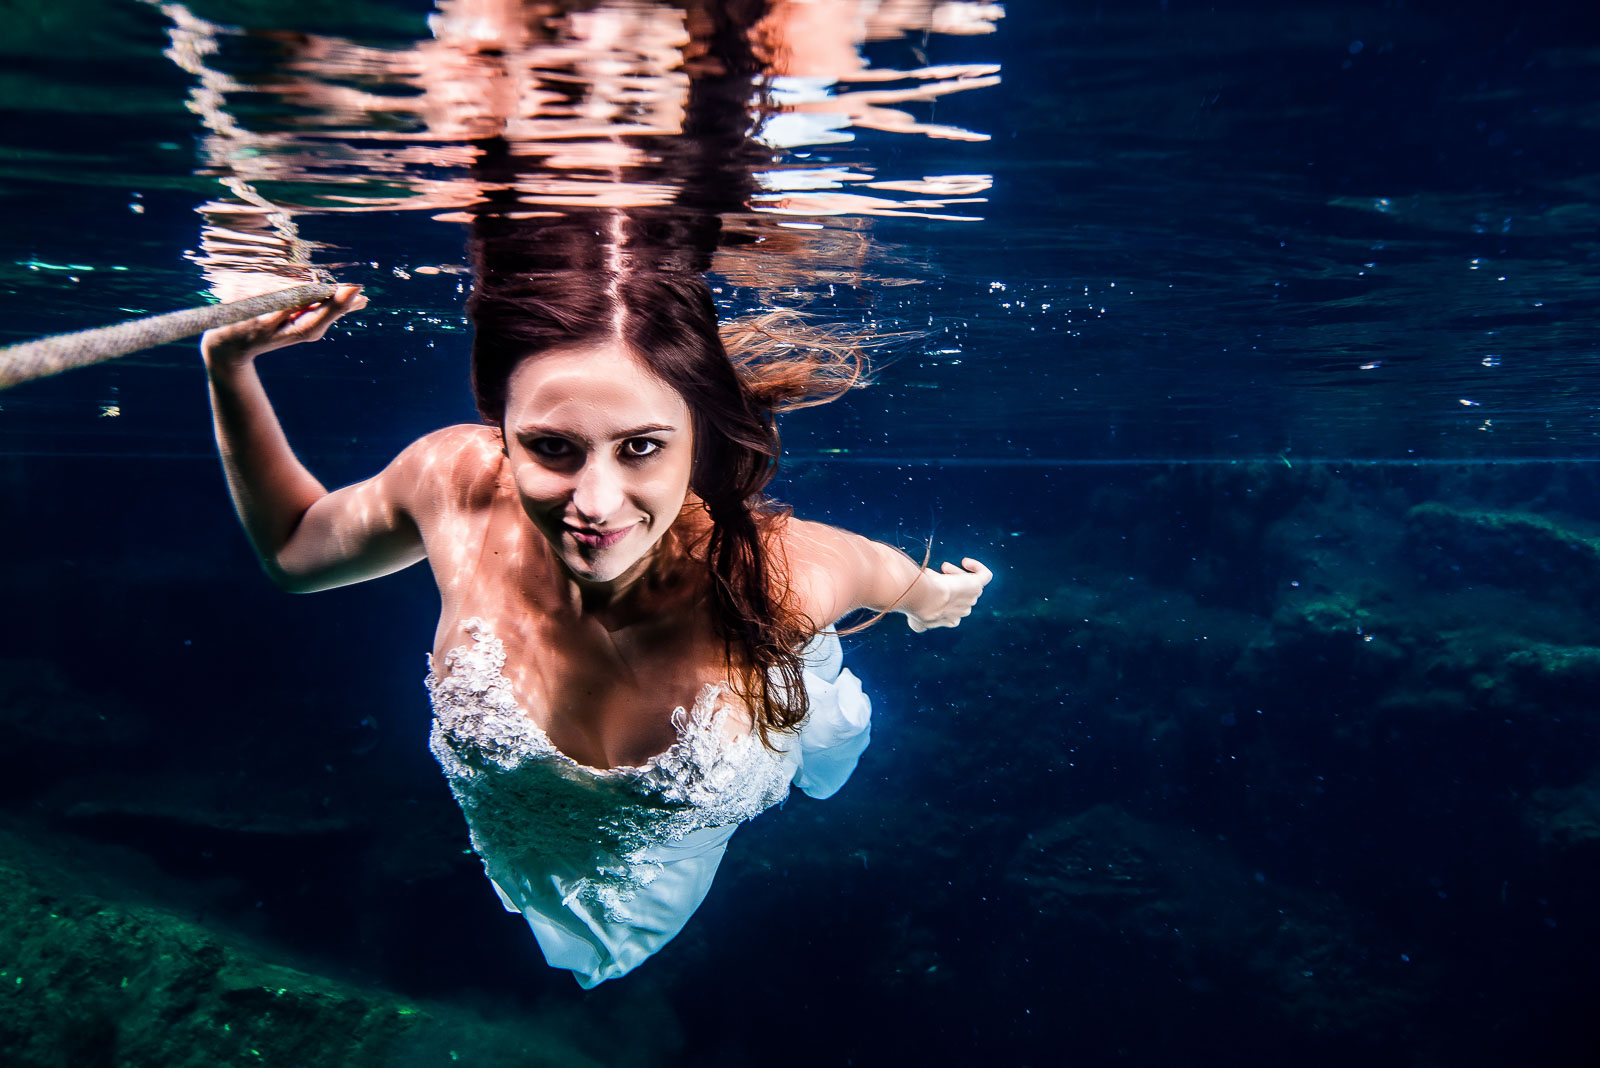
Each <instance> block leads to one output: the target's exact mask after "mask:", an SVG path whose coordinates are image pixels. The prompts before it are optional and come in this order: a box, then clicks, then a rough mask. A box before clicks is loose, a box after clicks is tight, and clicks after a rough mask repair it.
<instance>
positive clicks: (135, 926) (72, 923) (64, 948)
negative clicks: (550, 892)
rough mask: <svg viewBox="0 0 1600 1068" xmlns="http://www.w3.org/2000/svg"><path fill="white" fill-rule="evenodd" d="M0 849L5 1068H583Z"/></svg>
mask: <svg viewBox="0 0 1600 1068" xmlns="http://www.w3.org/2000/svg"><path fill="white" fill-rule="evenodd" d="M6 845H7V848H6V849H4V850H0V947H4V948H3V949H0V1062H3V1063H4V1064H6V1065H7V1066H9V1068H69V1066H70V1068H113V1066H117V1068H120V1066H125V1065H127V1066H133V1065H151V1066H154V1065H160V1066H161V1068H222V1066H246V1065H294V1066H295V1068H315V1066H320V1065H327V1066H329V1068H369V1066H370V1068H378V1066H380V1065H381V1066H384V1068H396V1066H406V1068H409V1066H411V1065H418V1066H421V1065H448V1064H452V1063H456V1062H460V1063H469V1064H473V1063H475V1064H480V1065H482V1064H490V1065H500V1064H505V1065H510V1064H515V1065H519V1066H520V1065H550V1066H555V1065H561V1066H563V1068H572V1066H583V1065H590V1064H594V1063H595V1062H594V1061H592V1060H591V1059H590V1058H588V1057H587V1056H585V1055H584V1054H583V1053H581V1052H580V1051H578V1050H576V1049H574V1048H572V1047H571V1046H570V1045H568V1044H567V1043H565V1042H563V1041H561V1040H560V1039H558V1038H554V1037H552V1036H551V1035H549V1034H546V1033H544V1032H542V1031H540V1030H538V1029H536V1027H535V1026H528V1027H526V1028H512V1027H509V1026H506V1025H504V1024H499V1023H490V1022H487V1021H485V1020H483V1019H481V1018H478V1017H475V1016H471V1015H469V1014H467V1013H465V1012H462V1011H460V1010H455V1009H448V1008H423V1007H419V1006H417V1005H415V1004H412V1003H409V1002H407V1001H406V1000H404V999H402V998H400V997H398V996H396V995H394V994H393V993H390V992H386V991H382V990H376V989H364V988H360V987H356V986H354V985H351V984H347V983H341V982H337V981H335V980H332V979H328V978H325V977H321V976H316V975H312V974H309V973H307V972H304V971H300V970H297V969H295V968H290V967H286V966H284V965H281V964H277V963H273V962H271V961H268V960H265V959H263V958H262V957H261V956H259V955H258V954H257V953H255V952H253V951H252V950H249V949H247V948H244V947H243V946H241V945H237V944H233V943H230V942H229V941H227V940H226V939H224V938H222V937H220V936H218V935H217V934H216V933H214V932H211V931H208V930H206V929H204V928H202V927H200V926H198V925H196V924H194V923H191V922H189V921H187V920H184V919H182V918H180V917H177V916H175V915H172V914H171V913H168V912H165V911H162V910H159V909H154V908H149V907H145V906H131V905H124V904H118V903H115V902H111V901H106V900H103V899H99V898H96V897H94V896H91V895H88V894H82V893H76V892H72V891H70V890H68V891H63V890H62V889H61V888H59V887H56V886H51V885H47V884H46V882H45V880H44V879H42V878H41V877H40V876H39V875H37V874H35V873H33V872H32V871H30V870H29V869H28V868H27V867H26V866H25V865H23V864H22V863H19V862H17V861H16V860H15V859H13V858H15V857H16V856H18V855H19V852H20V850H14V849H12V848H10V845H11V841H10V839H9V838H8V839H7V840H6Z"/></svg>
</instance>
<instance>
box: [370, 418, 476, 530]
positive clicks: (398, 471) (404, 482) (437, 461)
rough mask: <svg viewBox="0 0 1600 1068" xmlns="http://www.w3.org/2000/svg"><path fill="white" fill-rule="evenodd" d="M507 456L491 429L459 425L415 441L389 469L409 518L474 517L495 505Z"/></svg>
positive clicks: (465, 424)
mask: <svg viewBox="0 0 1600 1068" xmlns="http://www.w3.org/2000/svg"><path fill="white" fill-rule="evenodd" d="M504 458H505V456H504V453H502V451H501V448H500V432H499V431H498V430H496V429H495V428H494V427H492V426H483V425H477V424H471V423H460V424H457V425H455V426H447V427H444V428H442V429H439V430H435V431H433V432H431V433H428V434H424V435H423V436H422V437H420V438H418V439H417V440H416V441H413V442H412V443H411V444H410V445H407V446H406V447H405V448H404V449H403V450H401V452H400V455H399V456H397V457H395V459H394V462H393V463H392V464H390V465H389V470H388V471H386V472H385V476H389V475H390V474H392V475H393V476H394V477H395V478H396V481H397V482H398V483H399V485H400V486H401V487H403V490H402V492H404V494H405V496H406V497H407V498H408V499H407V504H408V510H409V511H412V512H413V514H417V513H422V514H424V515H426V514H432V515H438V514H439V513H441V512H457V513H459V512H462V511H476V510H478V509H480V508H483V507H486V506H487V505H488V504H489V502H490V501H492V500H493V499H494V495H495V492H496V489H497V487H498V485H499V482H500V476H501V474H502V472H503V467H502V461H503V460H504Z"/></svg>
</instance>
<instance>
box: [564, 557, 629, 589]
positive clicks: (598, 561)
mask: <svg viewBox="0 0 1600 1068" xmlns="http://www.w3.org/2000/svg"><path fill="white" fill-rule="evenodd" d="M643 559H644V557H643V555H638V554H634V553H626V554H620V555H616V556H612V555H610V554H607V555H604V556H601V557H598V558H593V559H586V558H584V557H582V556H578V555H577V554H575V553H563V554H562V556H561V562H562V563H563V564H565V565H566V568H567V570H568V571H569V572H571V574H572V576H573V577H574V578H577V579H581V580H582V581H584V582H614V581H616V580H617V579H619V578H621V577H622V576H624V575H626V574H627V573H628V572H629V571H631V570H632V569H633V568H635V567H637V566H638V564H639V562H640V561H641V560H643Z"/></svg>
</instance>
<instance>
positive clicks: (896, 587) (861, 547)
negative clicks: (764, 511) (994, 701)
mask: <svg viewBox="0 0 1600 1068" xmlns="http://www.w3.org/2000/svg"><path fill="white" fill-rule="evenodd" d="M783 541H784V548H785V551H786V555H787V557H788V561H789V581H790V583H791V584H792V585H794V586H796V587H797V588H798V590H799V592H800V594H801V597H802V599H803V600H804V601H805V603H806V604H807V606H808V608H810V609H811V611H812V614H813V616H814V617H816V619H817V622H818V623H819V624H827V623H832V622H834V621H836V620H838V619H840V618H842V617H843V616H846V615H848V614H850V613H851V612H854V611H855V610H857V609H859V608H866V609H870V610H872V611H874V612H890V611H894V612H902V613H904V614H905V616H906V620H907V622H908V623H909V624H910V626H911V629H912V630H914V631H919V632H920V631H924V630H929V629H931V628H933V627H954V626H957V625H959V624H960V622H961V621H962V620H963V619H965V618H966V617H967V616H968V615H969V614H970V613H971V612H972V606H973V605H974V604H976V603H977V602H978V598H979V597H980V596H981V595H982V594H983V588H984V587H985V586H987V585H988V584H989V580H990V579H992V578H993V577H994V574H993V573H992V572H991V571H990V570H989V569H988V568H986V567H984V566H983V565H982V564H981V563H979V562H978V561H976V560H974V559H972V558H971V557H967V558H965V559H963V560H962V561H961V566H960V567H957V566H956V565H955V564H952V563H949V562H948V561H947V562H946V563H945V564H943V565H942V566H941V568H940V569H939V570H938V571H935V570H933V569H932V568H925V567H921V566H920V565H918V564H917V563H916V561H914V560H912V559H911V557H909V556H907V555H906V554H905V553H903V552H901V551H900V550H899V549H896V548H894V547H893V546H890V545H885V544H883V543H882V542H878V541H873V540H871V539H870V538H863V537H862V536H861V535H859V534H852V533H850V532H849V531H847V530H840V529H839V528H837V527H830V526H827V525H825V524H823V523H810V522H806V521H805V520H800V519H791V520H789V521H788V523H787V524H786V526H785V530H784V533H783Z"/></svg>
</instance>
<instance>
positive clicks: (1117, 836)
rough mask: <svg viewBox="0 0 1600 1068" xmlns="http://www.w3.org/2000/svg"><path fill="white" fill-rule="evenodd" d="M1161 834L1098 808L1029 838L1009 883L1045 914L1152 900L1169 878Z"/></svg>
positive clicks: (1107, 807) (1117, 812)
mask: <svg viewBox="0 0 1600 1068" xmlns="http://www.w3.org/2000/svg"><path fill="white" fill-rule="evenodd" d="M1155 837H1156V832H1155V831H1154V830H1153V829H1152V828H1150V827H1149V826H1147V825H1143V824H1140V823H1138V822H1137V821H1135V820H1133V819H1132V818H1131V817H1129V816H1127V815H1126V814H1125V813H1123V812H1122V811H1121V810H1120V809H1118V808H1117V807H1116V806H1114V805H1096V806H1094V807H1093V808H1091V809H1089V810H1088V811H1086V812H1083V813H1080V814H1078V815H1076V816H1071V817H1068V818H1067V819H1064V820H1061V821H1059V822H1057V823H1054V824H1052V825H1051V826H1049V827H1046V828H1044V829H1042V830H1039V831H1035V832H1034V833H1032V834H1030V835H1028V837H1027V839H1026V841H1024V842H1023V844H1022V846H1021V847H1020V848H1019V849H1018V850H1017V854H1016V857H1015V859H1013V861H1012V863H1011V868H1010V870H1009V871H1008V872H1007V877H1008V878H1009V879H1011V880H1012V881H1014V882H1016V883H1019V884H1021V885H1022V887H1023V890H1024V893H1025V894H1026V895H1027V897H1028V900H1029V902H1030V903H1031V904H1032V905H1033V907H1034V908H1035V909H1036V910H1038V911H1039V912H1041V913H1046V914H1057V913H1060V912H1063V911H1065V910H1068V909H1072V908H1078V907H1084V906H1088V907H1094V906H1096V905H1097V904H1098V903H1099V902H1101V901H1105V900H1113V901H1122V900H1134V899H1141V898H1151V897H1154V896H1156V895H1157V894H1160V893H1161V892H1162V891H1163V890H1164V889H1165V888H1166V886H1167V885H1168V883H1169V880H1170V873H1169V871H1168V870H1167V868H1166V865H1165V862H1164V860H1163V854H1164V853H1165V854H1166V855H1167V856H1170V855H1171V852H1170V850H1165V851H1164V850H1163V849H1161V848H1160V846H1158V845H1157V843H1156V842H1155Z"/></svg>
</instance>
